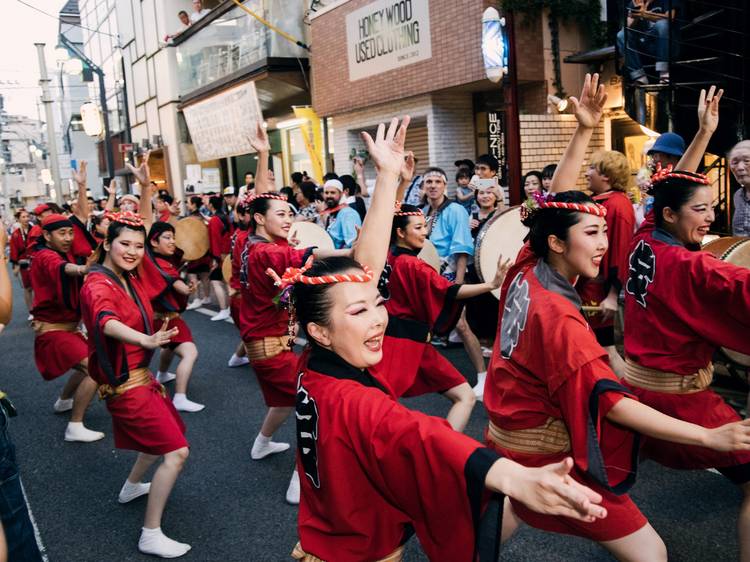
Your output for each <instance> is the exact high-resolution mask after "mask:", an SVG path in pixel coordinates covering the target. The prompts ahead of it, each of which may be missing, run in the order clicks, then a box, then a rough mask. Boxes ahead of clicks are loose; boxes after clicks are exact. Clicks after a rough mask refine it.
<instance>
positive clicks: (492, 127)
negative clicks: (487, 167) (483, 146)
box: [487, 111, 508, 186]
mask: <svg viewBox="0 0 750 562" xmlns="http://www.w3.org/2000/svg"><path fill="white" fill-rule="evenodd" d="M487 145H488V147H489V152H490V154H491V155H492V156H494V157H495V158H497V161H498V163H499V164H500V166H499V167H498V174H499V175H500V178H499V179H500V185H502V186H507V185H508V153H507V148H506V144H505V112H503V111H488V112H487Z"/></svg>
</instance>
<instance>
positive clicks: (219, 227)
mask: <svg viewBox="0 0 750 562" xmlns="http://www.w3.org/2000/svg"><path fill="white" fill-rule="evenodd" d="M223 235H224V223H223V222H221V219H220V218H219V217H217V216H213V217H211V219H210V220H209V221H208V240H209V244H210V246H209V250H208V251H209V252H210V254H211V256H213V257H214V258H215V259H219V258H220V257H221V245H222V236H223Z"/></svg>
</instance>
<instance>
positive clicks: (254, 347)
mask: <svg viewBox="0 0 750 562" xmlns="http://www.w3.org/2000/svg"><path fill="white" fill-rule="evenodd" d="M289 349H291V347H289V336H267V337H265V338H259V339H257V340H251V341H246V342H245V351H246V352H247V358H248V359H249V360H250V361H262V360H263V359H270V358H271V357H276V356H277V355H280V354H281V353H283V352H284V351H288V350H289Z"/></svg>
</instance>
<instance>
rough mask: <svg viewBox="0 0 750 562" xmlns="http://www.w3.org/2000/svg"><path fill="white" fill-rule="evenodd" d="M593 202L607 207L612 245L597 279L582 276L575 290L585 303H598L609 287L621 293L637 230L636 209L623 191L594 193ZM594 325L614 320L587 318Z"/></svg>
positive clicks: (595, 317)
mask: <svg viewBox="0 0 750 562" xmlns="http://www.w3.org/2000/svg"><path fill="white" fill-rule="evenodd" d="M593 199H594V201H596V202H597V203H599V204H600V205H603V206H604V207H605V208H606V209H607V216H606V218H605V220H606V221H607V238H608V240H609V248H608V249H607V252H606V253H605V254H604V256H603V257H602V262H601V264H600V265H599V275H598V276H597V277H596V278H594V279H579V281H578V283H577V284H576V291H578V294H579V295H581V300H582V301H583V304H584V305H588V306H598V305H599V303H600V302H602V301H603V300H604V299H605V297H606V296H607V294H608V293H609V291H610V289H611V288H612V287H614V288H615V289H616V290H617V292H618V293H619V292H620V291H621V290H622V288H623V286H624V285H625V282H626V280H627V278H628V256H629V255H630V245H631V242H632V240H633V233H634V232H635V211H633V205H632V203H631V202H630V199H628V196H627V195H625V193H623V192H621V191H608V192H607V193H602V194H600V195H596V196H594V198H593ZM588 320H589V323H590V324H591V326H592V327H594V328H600V327H602V328H603V327H606V326H612V325H613V324H614V319H612V318H610V319H609V320H606V321H605V320H603V319H602V315H601V314H598V313H596V314H592V315H590V316H589V317H588Z"/></svg>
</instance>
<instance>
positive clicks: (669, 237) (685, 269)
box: [625, 168, 750, 561]
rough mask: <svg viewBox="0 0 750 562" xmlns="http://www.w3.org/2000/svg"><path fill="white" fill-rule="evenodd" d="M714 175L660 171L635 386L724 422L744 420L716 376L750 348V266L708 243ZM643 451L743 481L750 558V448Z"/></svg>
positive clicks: (641, 247)
mask: <svg viewBox="0 0 750 562" xmlns="http://www.w3.org/2000/svg"><path fill="white" fill-rule="evenodd" d="M710 184H711V182H710V180H708V179H707V178H706V177H705V176H703V175H701V174H695V173H692V172H686V171H680V170H677V171H672V170H671V169H669V168H667V169H664V170H661V171H660V172H658V173H657V174H655V175H654V176H653V177H652V187H651V190H652V193H653V195H654V209H653V218H652V219H649V220H647V221H646V222H645V223H644V225H643V226H642V227H641V229H640V230H639V231H638V233H637V234H636V236H635V239H634V240H633V245H632V248H631V254H630V271H629V274H630V275H629V278H628V280H627V283H626V285H625V355H626V366H625V385H626V386H627V387H628V388H629V389H630V390H631V391H632V392H633V393H634V394H635V395H636V396H637V397H638V399H639V400H640V401H641V402H643V403H644V404H648V405H650V406H652V407H653V408H656V409H657V410H659V411H661V412H664V413H665V414H667V415H670V416H674V417H676V418H679V419H682V420H685V421H688V422H692V423H695V424H699V425H701V426H705V427H716V426H719V425H723V424H727V423H731V422H736V421H737V420H739V419H740V417H739V415H738V414H737V412H736V411H735V410H734V409H733V408H732V407H730V406H729V405H728V404H727V403H726V402H725V401H724V400H723V399H722V398H721V397H720V396H719V395H718V394H717V393H715V392H714V391H713V390H711V389H710V388H709V385H710V384H711V380H712V378H713V363H712V361H713V356H714V354H715V352H716V350H717V348H718V347H719V346H724V347H727V348H730V349H733V350H737V351H739V352H741V353H750V340H748V338H747V334H748V333H750V271H748V270H747V269H746V268H744V267H739V266H736V265H733V264H730V263H728V262H724V261H721V260H719V259H716V258H715V257H714V256H713V255H711V254H709V253H708V252H701V251H698V250H699V249H700V244H701V240H702V239H703V236H705V234H706V233H707V232H708V229H709V228H710V226H711V224H712V223H713V221H714V210H713V193H712V190H711V185H710ZM643 454H644V456H646V457H648V458H651V459H653V460H656V461H657V462H659V463H661V464H664V465H666V466H669V467H671V468H677V469H698V468H716V469H717V470H718V471H719V472H720V473H722V474H723V475H724V476H725V477H727V478H728V479H729V480H730V481H731V482H733V483H734V484H736V485H738V486H740V487H741V488H742V491H743V492H744V494H745V497H744V500H743V503H742V507H741V508H740V516H739V523H738V529H739V536H740V554H741V555H740V559H741V560H743V561H748V560H750V453H747V452H743V453H736V452H717V451H712V450H709V449H707V448H705V447H688V446H685V445H676V444H673V443H667V442H664V441H663V440H660V439H650V438H647V439H645V440H644V444H643Z"/></svg>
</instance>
